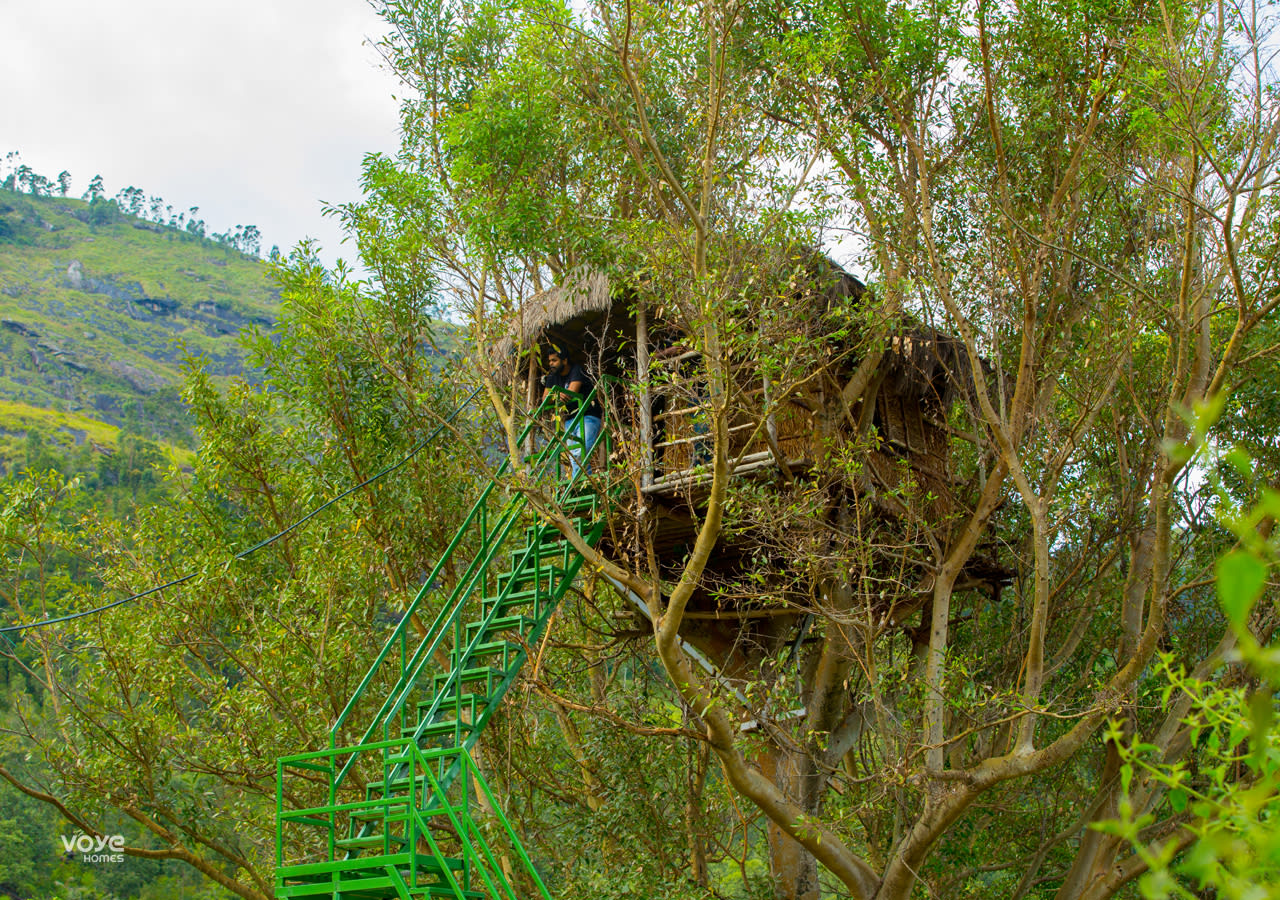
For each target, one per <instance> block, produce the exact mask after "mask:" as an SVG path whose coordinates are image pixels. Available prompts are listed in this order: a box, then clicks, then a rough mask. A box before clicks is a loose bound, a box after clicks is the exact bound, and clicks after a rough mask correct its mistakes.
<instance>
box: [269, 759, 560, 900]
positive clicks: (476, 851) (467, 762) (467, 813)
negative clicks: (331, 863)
mask: <svg viewBox="0 0 1280 900" xmlns="http://www.w3.org/2000/svg"><path fill="white" fill-rule="evenodd" d="M360 750H381V751H385V752H387V753H388V754H389V755H392V756H397V757H400V758H402V759H403V760H404V762H405V764H407V765H408V766H409V767H410V771H411V773H412V774H411V776H410V777H409V778H408V780H407V783H408V794H407V795H405V796H398V797H388V796H384V797H382V798H381V799H379V800H366V801H357V802H352V803H330V804H326V805H324V806H318V807H309V808H303V809H295V810H289V811H287V812H286V811H285V810H284V809H282V808H281V802H280V801H279V800H278V801H277V813H276V814H277V822H278V827H277V829H276V868H277V869H278V870H279V869H283V868H284V866H285V861H284V825H285V824H286V823H290V822H292V823H296V824H302V825H310V826H312V827H322V828H325V829H326V830H327V832H328V834H329V835H330V843H331V845H332V835H333V834H334V833H335V832H336V830H337V828H338V825H339V822H338V819H339V817H340V816H341V815H342V814H343V813H348V814H349V813H351V812H354V811H359V810H373V809H379V808H381V809H383V810H386V811H388V812H389V811H390V810H391V809H392V808H393V807H402V806H403V807H405V808H406V813H407V814H406V817H405V824H406V828H405V834H404V842H405V844H406V845H407V846H408V847H409V851H408V860H407V862H408V864H409V874H410V879H411V881H410V884H412V883H414V882H416V880H417V867H418V861H417V856H418V853H417V852H416V847H417V845H418V840H419V839H422V840H423V841H425V842H426V844H427V846H428V847H429V848H430V850H431V853H432V854H433V855H434V856H435V857H436V858H437V859H445V858H446V856H445V853H444V851H443V850H442V849H441V848H440V845H439V843H438V842H437V841H436V839H435V836H434V834H433V832H432V829H431V828H430V827H429V826H428V824H427V821H426V819H424V814H426V815H427V818H430V817H432V816H435V815H440V814H443V815H444V816H446V817H447V818H448V820H449V824H450V825H452V826H453V829H454V832H455V833H456V834H457V836H458V841H459V845H460V849H461V852H462V860H463V863H464V873H469V872H471V871H475V872H478V873H479V875H480V877H481V878H482V879H483V881H484V882H485V884H486V886H487V887H488V888H489V891H490V892H491V893H492V894H493V895H494V896H498V897H505V898H507V900H518V898H517V895H516V893H515V889H514V888H513V887H512V885H511V883H510V882H509V881H508V879H507V877H506V875H505V874H504V873H503V871H502V866H501V865H499V863H498V861H497V859H496V857H495V855H494V852H493V848H492V847H491V846H490V844H489V841H488V840H487V839H486V838H485V836H484V833H483V832H482V831H481V830H480V829H479V828H478V827H477V825H476V821H475V817H474V816H472V815H471V803H472V792H471V786H472V785H474V786H475V787H476V788H477V789H478V791H479V793H478V794H476V795H475V801H476V802H479V799H480V795H483V797H484V799H485V801H486V802H487V805H488V808H489V809H491V810H493V811H494V819H495V821H496V822H497V823H498V824H500V825H501V826H502V830H503V833H504V834H505V836H506V839H507V841H508V843H509V844H510V846H511V849H512V850H513V851H514V853H515V854H516V856H517V858H518V859H519V861H520V863H521V864H522V866H523V868H524V871H525V872H526V873H527V874H528V876H529V879H530V881H531V882H532V884H533V885H534V887H535V888H536V889H537V891H538V894H539V895H540V896H541V897H542V898H544V900H551V895H550V893H549V892H548V891H547V887H546V885H545V884H544V883H543V881H542V877H541V876H540V875H539V874H538V870H537V868H536V867H535V866H534V865H533V861H532V860H531V859H530V858H529V855H528V853H527V852H526V851H525V849H524V846H523V845H522V844H521V842H520V838H519V836H518V835H517V834H516V832H515V829H514V828H512V826H511V823H510V822H509V821H508V820H507V818H506V816H504V815H502V811H501V807H499V806H498V803H497V800H496V798H495V797H494V795H493V791H492V790H491V789H490V787H489V785H488V782H486V781H485V779H484V776H483V775H482V774H481V773H480V770H479V768H478V767H477V766H476V764H475V760H474V759H472V757H471V754H470V753H469V752H468V751H467V749H466V748H465V747H447V748H439V749H433V750H423V749H422V748H421V747H419V746H418V745H417V744H416V743H415V742H414V741H413V740H412V739H411V738H401V739H399V740H393V741H378V742H376V743H375V744H371V745H369V746H367V747H331V748H328V749H325V750H316V751H312V752H309V753H299V754H295V755H293V756H286V757H281V758H280V759H279V760H278V761H277V765H276V780H277V787H280V786H281V785H282V782H283V777H284V771H285V769H287V768H302V769H305V770H308V771H317V770H323V771H327V772H329V773H331V775H332V774H333V773H334V772H336V760H337V757H339V756H342V755H345V754H347V753H352V752H358V751H360ZM319 759H327V760H330V763H331V764H330V765H328V766H320V765H317V764H316V763H315V762H313V761H314V760H319ZM445 762H448V763H449V765H448V766H447V767H445V766H444V765H443V763H445ZM438 768H447V769H448V770H453V769H455V768H456V769H457V770H458V772H459V773H460V774H461V775H462V781H461V784H462V788H461V790H462V799H461V802H458V803H451V802H449V801H448V799H447V788H446V786H445V785H444V784H443V783H442V781H441V779H439V778H437V777H436V775H435V774H434V772H433V770H435V769H438ZM418 772H421V773H422V774H421V776H419V775H418V774H417V773H418ZM419 782H421V788H419ZM278 796H281V795H278ZM429 802H430V803H432V804H434V805H431V806H428V803H429ZM387 840H388V841H389V840H390V836H389V835H388V836H387ZM330 858H332V853H330ZM440 874H441V875H442V876H443V877H444V879H445V882H446V883H447V884H448V886H449V887H450V888H451V889H452V890H453V891H454V892H455V894H456V895H457V897H458V898H459V900H464V895H463V891H464V890H466V889H467V888H465V887H464V886H463V885H460V884H459V883H458V880H457V878H456V877H455V876H454V875H453V872H452V871H451V869H450V867H449V866H448V865H441V866H440Z"/></svg>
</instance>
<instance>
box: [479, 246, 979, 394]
mask: <svg viewBox="0 0 1280 900" xmlns="http://www.w3.org/2000/svg"><path fill="white" fill-rule="evenodd" d="M811 252H812V257H811V258H810V259H809V260H808V263H807V267H808V268H809V270H810V274H811V277H812V279H813V282H812V283H813V285H814V286H815V287H817V290H815V291H813V292H812V294H811V299H812V301H813V302H814V303H815V304H816V306H814V307H811V308H810V313H811V315H810V316H809V317H808V318H807V319H806V321H809V322H811V323H812V325H814V326H818V327H820V326H819V325H818V323H819V322H820V321H821V320H822V319H824V318H825V315H826V314H827V313H828V312H829V311H832V310H834V309H836V308H837V307H839V306H841V305H844V304H850V303H853V304H857V303H858V302H859V301H860V300H861V299H862V297H863V295H864V294H865V293H866V290H867V289H866V287H865V286H864V285H863V284H862V282H861V281H859V280H858V279H857V278H855V277H854V276H853V275H850V274H849V273H848V272H846V271H845V270H844V269H843V268H842V267H841V266H839V265H838V264H837V263H836V262H835V261H834V260H832V259H831V258H830V257H828V256H826V255H825V254H823V253H821V252H819V251H817V250H813V251H811ZM624 296H625V290H624V289H623V288H622V287H621V286H618V285H613V284H611V283H610V280H609V277H608V276H607V275H606V274H605V273H604V272H602V271H600V270H598V269H590V268H580V269H577V270H574V271H573V272H571V273H570V274H569V275H568V276H567V277H565V278H564V279H562V280H561V282H560V283H559V284H557V285H555V286H553V287H551V288H549V289H547V290H544V291H541V292H539V293H537V294H534V295H533V296H532V297H529V298H528V299H527V300H525V302H524V304H523V306H521V308H520V310H519V313H518V315H516V316H515V317H514V321H513V322H512V326H511V328H510V330H509V331H508V333H507V334H506V336H504V337H503V338H502V339H501V340H500V341H499V342H498V343H497V344H496V345H495V347H494V357H493V362H494V364H495V366H497V368H498V371H499V377H500V379H501V380H508V379H511V378H513V377H520V376H517V375H516V367H517V365H519V359H520V358H521V357H523V356H524V354H525V352H527V351H528V350H530V349H535V352H541V351H545V350H546V349H547V346H548V345H550V344H554V345H560V346H563V347H564V348H565V349H568V350H569V351H570V353H572V354H574V355H577V354H578V353H580V352H587V351H588V350H589V348H591V347H593V346H598V344H597V341H598V340H599V339H601V338H603V337H604V335H605V333H606V331H608V330H614V331H616V330H617V328H618V327H619V326H620V325H621V323H620V322H617V321H615V322H614V323H613V324H612V325H610V324H608V323H609V321H610V318H611V317H612V318H614V319H618V318H626V317H630V315H631V310H630V309H629V308H627V307H628V304H625V303H622V299H623V297H624ZM659 315H660V313H659ZM907 319H908V321H906V322H904V323H903V326H904V327H902V329H901V330H900V331H898V333H897V334H896V335H894V336H892V337H891V338H890V342H889V346H888V347H887V348H886V349H887V351H888V352H887V353H886V355H885V360H884V365H885V366H886V373H885V374H886V378H887V381H886V385H885V386H886V388H887V389H888V390H890V391H893V392H895V393H901V394H914V395H916V396H920V397H921V398H926V397H927V398H929V399H931V400H932V401H933V402H934V403H935V404H937V406H938V407H940V408H941V407H945V406H946V405H949V404H950V402H951V400H952V399H953V398H954V396H955V393H956V391H957V390H964V389H965V388H966V387H967V386H971V381H972V378H971V375H970V373H969V367H968V363H967V356H966V355H965V351H964V346H963V343H962V342H961V341H960V340H959V339H958V338H956V337H954V336H953V335H949V334H946V333H945V332H942V331H938V330H937V329H934V328H931V327H928V326H926V325H924V324H922V323H920V322H918V321H915V320H914V319H912V318H911V317H909V316H908V317H907ZM657 324H658V323H651V327H652V326H654V325H657ZM626 330H627V331H630V327H628V328H626ZM539 345H541V346H539Z"/></svg>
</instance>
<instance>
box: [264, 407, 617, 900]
mask: <svg viewBox="0 0 1280 900" xmlns="http://www.w3.org/2000/svg"><path fill="white" fill-rule="evenodd" d="M547 406H548V404H546V403H544V404H543V407H544V408H545V407H547ZM543 411H544V410H543V409H540V410H538V412H537V413H535V415H534V416H533V417H532V418H531V420H530V424H529V425H528V426H527V427H526V428H525V430H524V433H523V434H521V436H520V438H521V441H522V442H523V441H524V439H525V438H527V437H528V436H529V435H530V434H531V432H532V429H533V428H534V424H535V423H536V422H537V421H538V414H539V413H541V412H543ZM599 442H600V443H601V444H603V445H604V447H605V454H604V455H605V456H606V458H607V456H608V444H609V437H608V432H607V429H604V430H602V432H601V436H600V438H599ZM565 450H566V446H565V438H564V433H563V432H561V431H559V429H556V433H555V434H554V435H553V437H552V438H551V440H550V441H549V443H548V444H547V446H546V447H545V448H544V449H543V450H542V451H541V452H540V453H538V454H536V455H535V456H533V457H532V458H531V459H530V460H529V474H530V476H531V477H532V478H534V479H536V480H537V481H539V482H540V483H543V484H545V483H549V482H550V483H554V484H556V495H557V496H556V500H557V502H558V504H559V506H560V508H561V509H563V510H564V511H565V512H566V513H567V514H569V515H571V516H574V517H575V518H574V519H573V524H574V526H575V528H576V529H577V531H578V533H579V534H581V535H582V537H583V538H584V539H585V541H586V542H587V544H588V545H591V546H594V545H595V543H596V542H597V541H598V540H599V539H600V536H601V534H602V533H603V531H604V518H605V513H606V512H607V510H606V508H605V504H606V502H607V501H606V499H605V498H606V494H602V493H597V492H595V491H592V490H589V489H587V487H586V482H587V479H586V478H585V477H583V476H578V477H576V478H572V479H568V480H567V481H564V480H561V479H559V478H558V477H557V476H558V473H559V469H560V465H561V457H562V455H563V454H564V452H565ZM507 469H508V466H507V465H505V464H504V466H503V467H502V469H500V470H499V477H501V476H502V475H505V474H507ZM498 482H499V478H495V479H494V480H493V481H491V482H490V483H489V484H488V485H487V486H486V488H485V489H484V490H483V491H482V493H481V495H480V498H479V499H478V500H477V501H476V503H475V505H474V506H473V507H472V509H471V512H470V513H469V515H468V516H467V518H466V520H465V521H464V523H463V525H462V527H461V528H460V529H459V531H458V533H457V535H455V537H454V538H453V540H452V541H451V542H450V544H449V546H448V548H447V549H446V550H445V553H444V555H443V556H442V557H441V559H440V560H439V561H438V562H437V563H436V566H435V568H434V569H433V570H432V572H431V574H430V575H429V576H428V577H427V579H426V582H425V584H424V586H423V588H422V589H421V590H420V591H419V593H418V595H417V596H416V597H415V598H414V600H413V602H412V603H411V604H410V605H409V607H408V609H407V610H406V613H405V615H404V617H403V618H402V620H401V621H400V623H399V625H397V627H396V628H395V630H394V631H393V632H392V634H391V636H390V638H389V639H388V640H387V643H386V645H385V646H384V647H383V649H382V652H381V653H380V654H379V655H378V657H377V659H376V660H375V661H374V663H373V665H372V666H371V667H370V669H369V672H368V674H366V675H365V677H364V679H363V680H362V682H361V684H360V686H359V687H358V688H357V690H356V692H355V694H354V695H353V696H352V697H351V699H350V701H348V703H347V705H346V708H345V709H344V710H343V711H342V713H341V714H340V715H339V716H338V719H337V720H336V721H335V723H334V725H333V727H332V728H331V729H330V734H329V746H328V748H326V749H324V750H318V751H314V752H310V753H301V754H297V755H294V756H287V757H283V758H281V759H280V760H278V762H277V766H276V786H277V792H276V796H277V801H276V882H275V894H276V897H277V898H292V897H299V898H319V897H328V898H333V900H382V898H399V900H411V898H437V897H440V898H454V900H518V898H525V897H541V898H545V900H550V895H549V894H548V892H547V889H546V887H545V885H544V884H543V882H542V879H541V877H540V876H539V874H538V872H537V870H536V869H535V868H534V866H533V864H532V863H531V862H530V860H529V857H528V855H527V854H526V853H525V851H524V849H523V848H522V847H521V845H520V841H519V838H518V837H517V835H516V833H515V831H514V829H513V828H512V827H511V825H510V823H509V822H508V821H507V820H506V818H505V817H504V816H503V814H502V810H501V806H500V805H499V803H498V802H496V800H495V798H494V796H493V794H492V792H491V791H490V789H489V787H488V785H487V784H486V783H485V781H484V778H483V777H482V775H481V774H480V772H479V770H478V769H477V767H476V763H475V761H474V759H473V757H472V750H473V749H474V748H475V745H476V743H477V741H478V739H479V737H480V734H481V733H482V732H483V730H484V727H485V725H486V724H487V723H488V721H489V719H490V718H491V717H492V715H493V713H494V711H495V710H496V709H497V707H498V705H499V704H500V703H501V702H502V698H503V697H504V696H505V694H506V692H507V690H508V689H509V688H510V687H511V685H512V684H513V683H514V681H515V680H516V678H517V677H518V675H519V673H520V669H521V667H522V666H523V664H524V662H525V659H526V658H527V657H528V655H529V653H530V651H531V650H535V648H536V646H537V644H538V642H539V641H540V640H541V639H542V637H543V635H544V634H545V632H546V629H547V625H548V623H549V621H550V619H551V616H552V613H553V612H554V611H555V609H556V606H557V605H558V603H559V602H560V599H561V597H563V596H564V593H565V591H566V590H567V589H568V587H569V585H570V584H571V583H572V582H573V581H574V579H575V578H576V577H577V575H578V571H579V569H580V568H581V566H582V563H583V558H582V556H581V555H580V554H579V553H578V552H577V551H575V550H574V548H573V547H572V546H571V545H570V544H569V542H568V541H567V540H565V538H564V537H563V535H561V533H560V532H559V531H558V530H557V529H556V528H554V527H553V526H551V525H550V524H547V523H546V522H540V521H534V522H533V523H532V524H530V522H531V520H532V519H533V518H534V517H533V516H532V510H531V509H530V508H529V506H528V503H527V501H526V495H525V494H524V493H523V492H513V493H511V494H510V495H504V494H503V493H502V492H501V490H500V489H499V486H498ZM446 574H449V575H451V576H452V577H451V578H450V579H449V580H451V581H452V582H453V585H454V587H453V588H452V590H449V591H445V590H443V589H441V588H440V587H439V585H440V583H441V581H442V580H443V579H444V578H445V575H446ZM441 598H443V599H441ZM429 600H433V601H440V605H439V611H438V612H437V613H436V615H435V618H434V620H433V621H432V622H431V625H430V626H429V627H427V628H426V629H425V630H424V631H420V630H419V627H415V624H414V623H415V622H417V621H418V618H417V617H418V614H419V613H420V612H425V611H426V610H428V609H429V608H430V605H429V604H428V601H429ZM535 652H536V650H535ZM379 699H380V700H381V704H380V705H379V706H378V707H377V710H376V712H373V713H372V715H369V710H370V709H371V708H372V706H373V704H374V703H376V702H377V701H378V700H379ZM366 715H368V716H369V718H368V721H369V725H368V727H367V728H366V729H365V732H364V734H363V736H362V737H361V739H360V740H359V741H358V742H357V743H355V744H354V745H350V746H338V745H337V742H338V740H339V737H340V735H341V734H345V733H347V723H348V722H350V721H359V720H360V718H363V717H364V716H366ZM356 717H360V718H356Z"/></svg>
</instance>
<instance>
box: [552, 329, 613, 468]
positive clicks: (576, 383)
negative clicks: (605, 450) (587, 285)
mask: <svg viewBox="0 0 1280 900" xmlns="http://www.w3.org/2000/svg"><path fill="white" fill-rule="evenodd" d="M542 386H543V388H544V392H543V395H544V396H545V395H546V391H545V389H547V388H560V389H561V390H564V391H567V392H568V393H569V394H570V395H571V396H572V398H573V399H574V400H575V401H576V402H575V403H574V404H573V408H571V409H570V410H569V412H568V415H567V417H566V421H565V428H564V431H565V443H566V444H568V445H569V460H570V464H571V465H572V467H573V474H574V475H575V476H576V475H577V474H578V469H579V467H580V466H581V465H582V464H583V459H584V458H586V470H587V474H590V473H591V460H590V456H591V450H592V448H594V447H595V444H596V438H597V437H599V435H600V424H601V420H600V414H601V410H600V402H599V400H597V399H596V398H595V397H591V400H590V402H587V397H588V395H590V394H591V392H592V390H594V388H595V383H594V382H592V381H591V379H590V378H588V377H587V374H586V372H584V371H583V370H582V366H581V365H580V364H578V363H576V362H574V361H573V360H572V359H570V358H569V355H568V354H567V353H566V352H565V351H564V349H563V348H561V347H559V346H557V345H555V344H552V345H551V348H550V349H549V350H548V351H547V374H546V376H545V377H544V378H543V379H542ZM584 403H585V406H584ZM579 408H581V409H582V417H581V419H580V420H578V422H576V423H575V421H574V418H575V416H576V415H577V412H578V409H579ZM575 426H576V427H575Z"/></svg>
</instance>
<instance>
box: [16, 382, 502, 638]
mask: <svg viewBox="0 0 1280 900" xmlns="http://www.w3.org/2000/svg"><path fill="white" fill-rule="evenodd" d="M480 390H481V388H479V387H477V388H476V389H475V390H474V391H472V392H471V393H470V394H469V395H468V396H467V399H465V400H463V401H462V402H461V403H460V404H458V406H457V408H455V409H454V411H453V412H451V413H450V414H449V417H448V418H447V419H445V420H444V421H443V422H441V423H440V424H439V425H437V426H436V427H435V429H434V430H433V431H432V432H431V434H429V435H427V436H426V437H425V438H423V439H422V440H421V441H419V442H418V443H417V445H415V446H414V447H413V449H411V450H410V451H409V452H408V453H406V454H405V455H404V456H403V457H402V458H401V459H400V461H399V462H397V463H394V464H392V465H389V466H387V467H386V468H385V469H383V470H382V471H381V472H378V473H377V474H376V475H373V476H370V477H369V478H366V479H365V480H364V481H362V482H360V483H359V484H357V485H355V486H354V487H349V488H347V489H346V490H345V491H343V492H342V493H341V494H339V495H338V496H336V497H333V498H332V499H330V500H328V501H326V502H325V503H323V504H321V505H320V506H318V507H316V508H315V509H313V510H312V511H311V512H309V513H307V514H306V515H305V516H303V517H302V518H301V519H298V521H296V522H294V523H293V524H292V525H290V526H289V527H288V528H285V529H284V530H283V531H280V532H278V533H276V534H273V535H272V536H271V537H269V538H266V539H265V540H261V541H258V543H256V544H254V545H253V546H252V547H250V548H249V549H247V550H241V551H240V552H239V553H237V554H236V555H235V557H233V559H232V562H234V561H236V560H241V559H245V558H246V557H249V556H251V555H253V554H254V553H257V552H258V551H259V550H261V549H262V548H263V547H268V546H270V545H271V544H274V543H275V542H276V541H278V540H280V539H281V538H282V537H284V536H285V535H288V534H290V533H291V532H293V531H295V530H296V529H298V528H300V527H301V526H303V525H305V524H306V523H307V522H310V521H311V520H312V519H314V518H315V517H316V516H318V515H320V513H322V512H324V511H325V510H326V509H328V508H329V507H330V506H333V504H335V503H337V502H338V501H339V500H341V499H343V498H344V497H348V496H350V495H351V494H354V493H355V492H356V491H358V490H360V489H361V488H364V487H368V486H369V485H371V484H373V483H374V482H375V481H377V480H378V479H380V478H384V477H386V476H387V475H390V474H391V473H392V472H394V471H396V470H397V469H399V468H401V467H402V466H404V464H405V463H407V462H408V461H409V460H411V459H413V458H414V457H415V456H417V455H418V454H419V453H420V452H421V451H422V449H423V448H424V447H426V446H427V445H428V444H430V443H431V442H432V441H434V440H435V439H436V438H437V437H438V436H439V434H440V432H442V431H444V430H445V429H446V428H447V427H449V426H450V425H451V424H453V420H454V419H456V418H457V417H458V414H459V413H461V412H462V411H463V410H464V409H466V408H467V407H468V406H470V405H471V401H473V400H475V399H476V395H477V394H479V393H480ZM198 574H199V573H198V572H190V573H188V574H186V575H183V576H182V577H181V578H175V579H174V580H173V581H168V582H165V583H164V584H162V585H158V586H157V587H153V588H149V589H148V590H145V591H142V592H141V593H138V594H133V595H132V596H129V597H123V598H121V599H120V600H113V601H111V602H110V603H104V604H103V605H102V606H95V607H93V608H92V609H85V610H81V611H80V612H76V613H69V614H67V615H65V616H57V617H55V618H52V619H41V620H40V621H38V622H27V623H25V624H22V625H6V626H5V627H3V628H0V635H3V634H6V633H8V632H14V631H26V630H27V629H29V628H42V627H44V626H45V625H56V624H58V623H59V622H70V621H71V620H72V619H82V618H84V617H85V616H92V615H96V614H97V613H100V612H106V611H107V610H109V609H114V608H115V607H117V606H123V605H124V604H126V603H131V602H133V601H134V600H141V599H142V598H143V597H148V596H150V595H151V594H155V593H158V592H159V591H163V590H166V589H168V588H171V587H177V586H178V585H180V584H185V583H186V582H188V581H190V580H191V579H193V578H195V577H196V575H198ZM6 640H7V638H6Z"/></svg>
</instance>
